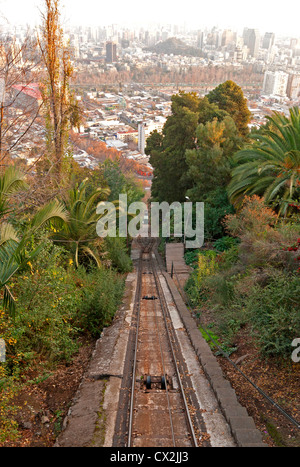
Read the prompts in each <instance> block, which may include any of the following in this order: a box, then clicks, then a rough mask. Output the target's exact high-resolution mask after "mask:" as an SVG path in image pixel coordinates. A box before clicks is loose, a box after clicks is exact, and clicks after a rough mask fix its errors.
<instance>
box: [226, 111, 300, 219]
mask: <svg viewBox="0 0 300 467" xmlns="http://www.w3.org/2000/svg"><path fill="white" fill-rule="evenodd" d="M289 113H290V115H289V117H286V116H285V115H282V114H280V113H278V112H275V113H274V115H273V116H272V117H268V120H269V125H268V127H266V128H265V129H264V130H263V131H262V132H261V133H260V132H258V133H256V134H254V135H253V136H252V138H253V139H255V141H254V143H253V145H252V146H250V147H247V148H245V149H242V150H241V151H238V152H237V153H236V154H235V155H234V157H233V160H234V162H235V163H236V167H235V168H234V170H233V172H232V180H231V182H230V184H229V186H228V194H229V197H230V200H231V201H232V202H233V204H235V205H236V206H237V207H238V206H240V205H241V203H242V200H243V198H244V196H245V195H248V196H250V195H253V194H256V195H259V196H261V197H263V198H264V199H265V202H266V204H272V205H273V207H274V208H276V209H277V210H278V212H279V214H281V215H285V214H287V212H288V209H289V203H291V202H295V201H297V200H298V199H299V195H300V111H299V108H298V107H294V108H292V109H290V111H289Z"/></svg>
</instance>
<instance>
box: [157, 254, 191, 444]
mask: <svg viewBox="0 0 300 467" xmlns="http://www.w3.org/2000/svg"><path fill="white" fill-rule="evenodd" d="M150 261H151V263H152V270H153V275H154V279H155V282H156V288H157V291H158V295H159V298H160V302H161V304H162V311H163V318H164V321H165V327H166V330H167V335H168V340H169V345H170V349H171V353H172V358H173V363H174V366H175V370H176V375H177V379H178V383H179V387H180V393H181V396H182V400H183V404H184V409H185V415H186V418H187V422H188V427H189V430H190V434H191V437H192V441H193V444H194V447H198V442H197V438H196V435H195V430H194V427H193V422H192V419H191V416H190V411H189V408H188V404H187V399H186V395H185V392H184V387H183V384H182V380H181V374H180V371H179V367H178V364H177V359H176V355H175V351H174V346H173V344H172V339H171V335H170V330H169V325H168V323H167V317H168V318H169V320H170V322H171V318H170V314H169V310H168V306H167V303H166V299H165V295H164V292H163V290H162V286H161V283H160V279H159V277H158V274H157V270H156V268H155V266H154V264H153V259H152V258H151V260H150Z"/></svg>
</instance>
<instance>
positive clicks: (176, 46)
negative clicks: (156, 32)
mask: <svg viewBox="0 0 300 467" xmlns="http://www.w3.org/2000/svg"><path fill="white" fill-rule="evenodd" d="M147 50H149V51H150V52H154V53H157V54H166V55H171V54H173V55H186V56H192V57H203V56H204V54H203V52H202V51H201V50H200V49H197V48H196V47H191V46H189V45H187V44H186V43H185V42H183V41H182V40H181V39H178V38H177V37H170V38H169V39H167V40H165V41H161V42H158V43H157V44H155V45H154V46H153V47H148V48H147Z"/></svg>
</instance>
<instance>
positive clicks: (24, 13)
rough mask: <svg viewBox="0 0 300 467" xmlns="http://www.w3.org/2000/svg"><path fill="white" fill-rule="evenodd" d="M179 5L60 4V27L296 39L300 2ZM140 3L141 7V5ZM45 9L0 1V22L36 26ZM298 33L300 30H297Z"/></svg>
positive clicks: (64, 0)
mask: <svg viewBox="0 0 300 467" xmlns="http://www.w3.org/2000/svg"><path fill="white" fill-rule="evenodd" d="M181 4H182V2H178V1H171V0H167V1H166V0H165V1H164V2H161V0H152V1H151V2H149V6H147V4H146V3H145V2H144V3H143V4H141V2H140V1H138V0H130V1H128V2H127V3H126V2H124V1H122V0H115V1H114V2H113V3H112V2H103V3H102V4H99V2H97V1H96V0H85V1H84V2H79V0H60V5H61V23H62V25H63V26H64V27H67V26H78V25H82V26H108V25H111V24H116V25H120V26H122V25H124V26H132V27H134V26H135V27H138V26H139V27H144V28H147V27H150V25H151V24H161V25H162V26H163V25H167V24H174V25H179V26H183V25H185V27H186V29H187V30H191V29H204V28H211V27H213V26H216V27H218V28H220V29H227V28H228V29H234V30H236V31H238V32H241V31H242V30H243V28H244V27H249V28H257V29H259V30H260V32H261V33H264V32H274V33H275V34H277V35H287V36H294V37H300V30H299V25H298V23H299V20H298V15H297V13H298V12H300V6H299V3H298V2H297V1H296V0H286V1H285V2H284V8H282V6H280V4H278V3H277V4H276V5H274V2H272V1H271V0H267V1H265V0H264V1H263V2H262V1H260V0H253V1H252V3H248V5H249V6H248V9H247V8H246V6H245V5H246V3H245V2H244V3H243V4H241V2H239V1H238V0H227V2H223V1H222V0H215V1H214V2H207V5H205V7H204V6H203V4H201V3H200V2H199V3H195V1H194V0H185V1H184V2H183V5H184V8H182V6H181ZM141 5H142V6H141ZM41 10H42V11H43V10H44V0H26V2H24V1H23V0H0V13H1V17H2V24H4V25H5V24H11V25H21V24H24V25H26V24H30V25H35V24H39V23H40V22H41V14H40V11H41ZM298 31H299V32H298Z"/></svg>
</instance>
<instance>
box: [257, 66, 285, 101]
mask: <svg viewBox="0 0 300 467" xmlns="http://www.w3.org/2000/svg"><path fill="white" fill-rule="evenodd" d="M288 77H289V75H288V73H285V72H283V71H266V72H265V76H264V82H263V93H264V94H268V95H275V96H280V97H286V91H287V84H288Z"/></svg>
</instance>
